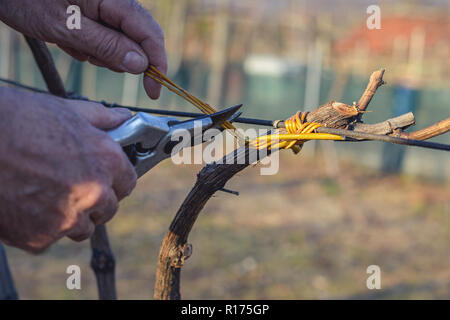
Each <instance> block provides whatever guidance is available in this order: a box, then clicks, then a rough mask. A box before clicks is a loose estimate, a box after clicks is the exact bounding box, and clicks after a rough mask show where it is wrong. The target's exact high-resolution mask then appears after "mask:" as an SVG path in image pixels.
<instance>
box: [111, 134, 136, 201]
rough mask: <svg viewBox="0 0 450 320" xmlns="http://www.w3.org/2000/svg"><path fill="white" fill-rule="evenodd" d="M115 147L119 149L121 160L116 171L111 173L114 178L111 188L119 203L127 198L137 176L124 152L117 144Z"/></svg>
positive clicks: (134, 185)
mask: <svg viewBox="0 0 450 320" xmlns="http://www.w3.org/2000/svg"><path fill="white" fill-rule="evenodd" d="M111 141H112V140H111ZM116 146H117V147H118V148H119V149H120V154H121V158H120V162H119V163H118V166H117V169H118V170H114V171H113V174H114V178H113V182H112V188H113V190H114V192H115V194H116V197H117V200H118V201H121V200H122V199H124V198H126V197H128V196H129V195H130V194H131V192H132V191H133V189H134V188H135V187H136V181H137V174H136V170H135V168H134V167H133V165H132V164H131V162H130V160H129V159H128V157H127V155H126V154H125V152H123V150H122V148H121V147H120V146H119V145H118V144H117V143H116Z"/></svg>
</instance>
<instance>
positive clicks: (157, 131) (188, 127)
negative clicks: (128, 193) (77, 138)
mask: <svg viewBox="0 0 450 320" xmlns="http://www.w3.org/2000/svg"><path fill="white" fill-rule="evenodd" d="M241 107H242V105H237V106H234V107H231V108H228V109H225V110H223V111H219V112H216V113H214V114H211V115H205V116H202V117H198V118H194V119H191V120H187V121H179V120H177V119H176V118H172V117H156V116H151V115H149V114H147V113H143V112H139V113H137V114H135V115H134V116H133V117H132V118H130V119H128V120H127V121H125V122H124V123H123V124H122V125H121V126H119V127H118V128H116V129H113V130H111V131H108V135H109V136H110V137H111V138H112V139H113V140H114V141H116V142H117V143H119V144H120V146H121V147H122V148H123V150H124V152H125V153H126V154H127V156H128V159H129V160H130V161H131V163H132V164H133V166H134V168H135V170H136V173H137V175H138V177H141V176H143V175H144V174H145V173H147V172H148V171H150V170H151V169H152V168H153V167H154V166H156V165H157V164H158V163H160V162H161V161H163V160H165V159H167V158H170V156H171V155H172V152H173V151H174V150H177V151H179V150H181V149H184V148H189V147H193V146H195V145H198V144H201V143H203V142H206V139H205V138H204V133H205V132H206V131H207V130H209V129H217V130H216V131H214V132H212V134H209V135H208V136H209V137H208V138H209V139H212V138H214V133H220V132H221V131H223V127H222V124H224V122H226V121H229V122H233V121H234V120H235V119H237V118H238V117H239V116H240V115H241V113H240V112H238V111H239V109H240V108H241ZM175 148H176V149H175ZM175 153H176V152H175Z"/></svg>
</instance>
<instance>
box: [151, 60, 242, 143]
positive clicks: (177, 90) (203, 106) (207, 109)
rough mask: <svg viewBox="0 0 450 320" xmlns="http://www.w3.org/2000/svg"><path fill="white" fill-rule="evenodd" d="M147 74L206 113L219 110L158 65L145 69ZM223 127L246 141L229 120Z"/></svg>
mask: <svg viewBox="0 0 450 320" xmlns="http://www.w3.org/2000/svg"><path fill="white" fill-rule="evenodd" d="M145 75H146V76H148V77H150V78H152V79H153V80H155V81H156V82H158V83H159V84H161V85H162V86H164V87H166V88H167V89H169V90H170V91H172V92H173V93H175V94H177V95H179V96H180V97H182V98H183V99H184V100H186V101H187V102H189V103H191V104H193V105H194V106H196V107H197V108H198V109H199V110H200V111H202V112H203V113H205V114H213V113H216V112H217V110H215V109H214V108H213V107H211V106H210V105H209V104H207V103H205V102H203V101H202V100H200V99H199V98H197V97H195V96H193V95H192V94H190V93H189V92H187V91H186V90H184V89H183V88H181V87H180V86H178V85H177V84H176V83H175V82H173V81H172V80H170V79H169V78H168V77H167V76H166V75H164V74H163V73H162V72H160V71H159V70H158V69H156V67H154V66H150V67H149V68H148V69H147V70H146V71H145ZM222 127H223V128H224V129H229V130H231V134H232V135H233V136H235V137H236V138H237V139H239V140H240V141H241V142H245V139H244V137H242V135H241V134H239V132H237V131H236V128H235V127H234V126H233V125H232V124H231V123H230V122H229V121H226V122H224V124H223V125H222Z"/></svg>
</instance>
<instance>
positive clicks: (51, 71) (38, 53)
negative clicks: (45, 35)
mask: <svg viewBox="0 0 450 320" xmlns="http://www.w3.org/2000/svg"><path fill="white" fill-rule="evenodd" d="M25 40H26V42H27V43H28V46H29V47H30V49H31V52H32V53H33V56H34V59H35V60H36V63H37V65H38V67H39V70H40V71H41V74H42V77H43V78H44V80H45V83H46V85H47V88H48V91H50V92H51V93H52V94H53V95H55V96H58V97H62V98H66V97H67V94H66V90H65V89H64V84H63V82H62V80H61V77H60V76H59V73H58V72H57V70H56V67H55V63H54V62H53V58H52V55H51V53H50V51H49V50H48V47H47V45H46V44H45V42H43V41H41V40H37V39H34V38H31V37H29V36H25Z"/></svg>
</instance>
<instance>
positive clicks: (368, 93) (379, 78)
mask: <svg viewBox="0 0 450 320" xmlns="http://www.w3.org/2000/svg"><path fill="white" fill-rule="evenodd" d="M384 72H385V69H381V70H378V71H375V72H374V73H372V75H371V76H370V78H369V84H368V85H367V87H366V90H364V93H363V94H362V96H361V98H360V99H359V101H358V104H357V107H358V110H359V111H360V112H361V111H365V110H366V109H367V107H368V106H369V103H370V101H372V98H373V96H374V95H375V93H376V92H377V89H378V88H379V87H380V86H382V85H383V84H385V83H386V82H384V80H383V76H384ZM359 118H361V115H360V116H359Z"/></svg>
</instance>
